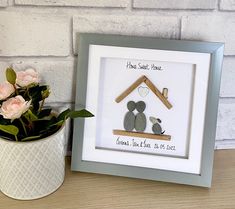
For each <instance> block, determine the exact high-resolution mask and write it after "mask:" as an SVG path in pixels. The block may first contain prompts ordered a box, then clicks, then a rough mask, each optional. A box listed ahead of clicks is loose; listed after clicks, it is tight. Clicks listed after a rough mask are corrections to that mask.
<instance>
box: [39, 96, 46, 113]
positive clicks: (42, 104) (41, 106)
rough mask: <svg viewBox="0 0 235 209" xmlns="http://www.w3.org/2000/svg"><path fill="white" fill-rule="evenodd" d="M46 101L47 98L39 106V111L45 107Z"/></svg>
mask: <svg viewBox="0 0 235 209" xmlns="http://www.w3.org/2000/svg"><path fill="white" fill-rule="evenodd" d="M44 103H45V99H43V100H42V103H41V105H40V107H39V110H38V112H39V113H40V112H41V111H42V108H43V106H44Z"/></svg>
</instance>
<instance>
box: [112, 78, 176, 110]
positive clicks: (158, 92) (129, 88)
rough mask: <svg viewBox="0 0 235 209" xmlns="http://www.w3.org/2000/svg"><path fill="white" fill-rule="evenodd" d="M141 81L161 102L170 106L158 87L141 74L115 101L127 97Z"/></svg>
mask: <svg viewBox="0 0 235 209" xmlns="http://www.w3.org/2000/svg"><path fill="white" fill-rule="evenodd" d="M141 83H145V84H146V85H147V86H148V87H149V88H150V90H151V91H152V92H153V93H154V94H155V95H156V96H157V97H158V98H159V99H160V100H161V101H162V103H163V104H164V105H165V106H166V107H167V108H168V109H171V108H172V104H171V103H170V102H169V101H168V100H167V98H165V97H164V96H163V95H162V93H161V92H160V91H159V90H158V88H157V87H156V86H155V85H154V84H153V83H152V82H151V81H150V80H149V79H148V78H147V77H146V76H145V75H143V76H141V77H140V78H139V79H137V80H136V81H135V82H134V83H133V84H131V86H129V87H128V88H127V89H126V90H125V91H124V92H122V93H121V94H120V95H119V96H118V97H117V98H116V99H115V101H116V102H117V103H119V102H121V101H122V100H123V99H124V98H125V97H127V96H128V95H129V94H130V93H131V92H132V91H134V90H135V89H136V88H137V87H138V86H139V85H140V84H141Z"/></svg>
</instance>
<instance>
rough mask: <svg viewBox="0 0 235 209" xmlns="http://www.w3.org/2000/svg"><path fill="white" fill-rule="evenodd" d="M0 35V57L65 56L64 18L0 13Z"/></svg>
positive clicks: (66, 32) (67, 43)
mask: <svg viewBox="0 0 235 209" xmlns="http://www.w3.org/2000/svg"><path fill="white" fill-rule="evenodd" d="M0 31H1V32H0V43H1V44H0V56H50V55H53V56H68V55H69V49H70V36H69V18H68V17H64V16H59V15H48V14H34V13H31V12H30V11H29V12H24V13H15V12H1V13H0Z"/></svg>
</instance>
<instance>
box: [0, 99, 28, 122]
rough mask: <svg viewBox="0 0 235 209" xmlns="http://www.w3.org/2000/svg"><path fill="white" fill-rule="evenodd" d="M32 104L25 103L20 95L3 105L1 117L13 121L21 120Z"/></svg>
mask: <svg viewBox="0 0 235 209" xmlns="http://www.w3.org/2000/svg"><path fill="white" fill-rule="evenodd" d="M30 104H31V101H25V100H24V98H23V97H22V96H20V95H18V96H16V97H13V98H10V99H8V100H7V101H5V102H3V103H2V106H1V108H0V115H2V116H3V117H4V118H5V119H11V120H14V119H17V118H20V117H21V115H22V114H24V113H25V112H27V111H28V109H29V107H30Z"/></svg>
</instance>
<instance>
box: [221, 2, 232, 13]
mask: <svg viewBox="0 0 235 209" xmlns="http://www.w3.org/2000/svg"><path fill="white" fill-rule="evenodd" d="M220 9H221V10H227V11H229V10H233V11H235V0H221V2H220Z"/></svg>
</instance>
